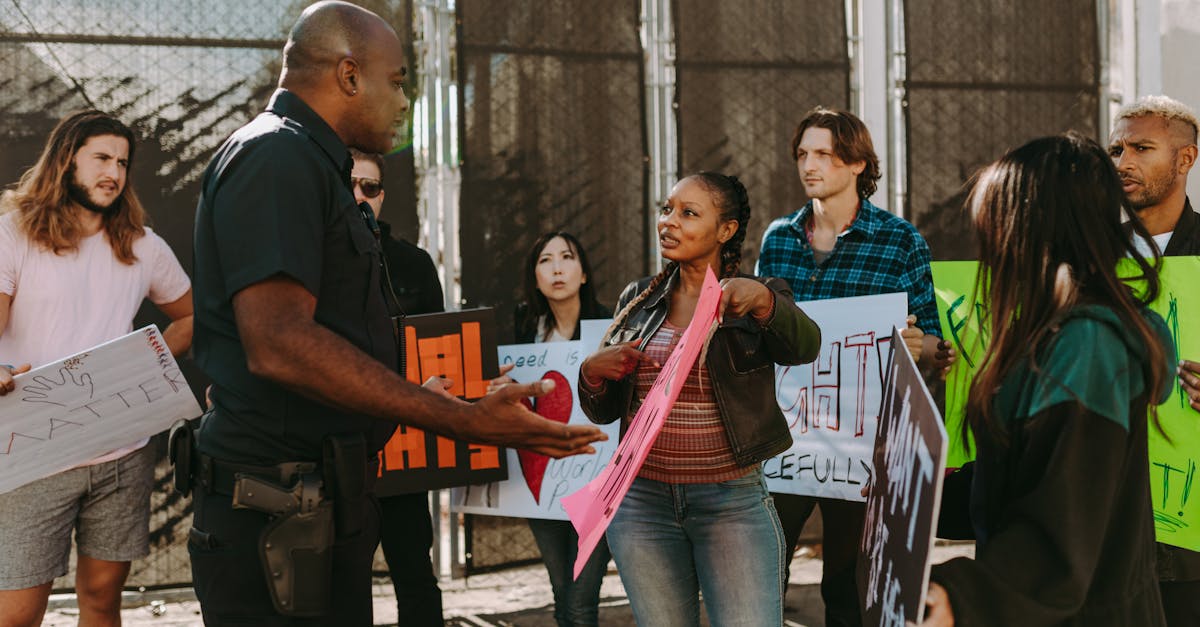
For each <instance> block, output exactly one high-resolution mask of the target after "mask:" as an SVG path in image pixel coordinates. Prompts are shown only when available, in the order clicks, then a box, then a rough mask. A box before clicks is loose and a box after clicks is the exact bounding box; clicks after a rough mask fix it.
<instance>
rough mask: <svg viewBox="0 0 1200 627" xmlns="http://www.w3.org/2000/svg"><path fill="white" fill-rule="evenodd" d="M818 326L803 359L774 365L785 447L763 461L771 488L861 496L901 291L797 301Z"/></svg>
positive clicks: (901, 310)
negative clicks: (817, 347)
mask: <svg viewBox="0 0 1200 627" xmlns="http://www.w3.org/2000/svg"><path fill="white" fill-rule="evenodd" d="M797 305H799V307H800V309H802V310H804V313H806V314H808V316H809V317H810V318H812V319H813V321H815V322H816V323H817V325H818V326H819V327H821V342H822V347H821V354H820V356H819V357H817V360H816V361H814V362H813V363H811V364H803V365H800V366H778V367H776V370H775V397H776V400H777V401H778V402H779V408H780V409H782V410H783V414H784V417H786V418H787V421H788V424H789V426H790V427H791V430H792V440H793V441H792V446H791V448H789V449H788V450H787V451H784V452H783V453H781V454H780V455H777V456H775V457H773V458H771V459H768V460H766V461H765V462H763V472H764V474H765V475H766V477H767V487H768V488H769V489H770V490H771V491H772V492H781V493H784V494H803V495H810V496H822V497H829V498H835V499H843V500H847V501H863V500H865V499H864V498H863V496H862V492H861V490H862V487H863V486H864V485H866V484H867V482H868V481H869V480H870V477H871V473H872V468H873V465H872V456H873V448H874V445H875V431H876V429H877V427H878V425H879V407H880V403H881V402H882V400H883V379H884V376H885V374H886V371H887V363H888V362H887V359H888V350H889V347H890V345H891V342H892V327H893V326H895V327H898V328H901V329H903V328H904V327H905V321H904V318H905V316H906V313H907V311H908V297H907V296H906V295H905V294H903V293H896V294H880V295H876V296H855V297H851V298H832V299H828V300H817V301H807V302H801V303H797Z"/></svg>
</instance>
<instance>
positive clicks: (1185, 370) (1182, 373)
mask: <svg viewBox="0 0 1200 627" xmlns="http://www.w3.org/2000/svg"><path fill="white" fill-rule="evenodd" d="M1178 372H1179V385H1180V386H1181V387H1182V388H1183V393H1184V395H1185V396H1187V402H1188V405H1191V407H1192V409H1194V410H1196V411H1200V364H1198V363H1196V362H1194V361H1189V360H1187V359H1184V360H1181V361H1180V362H1179V370H1178Z"/></svg>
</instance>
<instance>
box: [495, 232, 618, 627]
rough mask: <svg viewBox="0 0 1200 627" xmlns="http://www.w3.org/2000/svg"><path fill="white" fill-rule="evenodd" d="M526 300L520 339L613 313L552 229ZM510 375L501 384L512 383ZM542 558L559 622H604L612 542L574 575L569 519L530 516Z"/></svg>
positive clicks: (555, 335)
mask: <svg viewBox="0 0 1200 627" xmlns="http://www.w3.org/2000/svg"><path fill="white" fill-rule="evenodd" d="M524 275H525V302H523V303H521V304H520V305H518V306H517V310H516V319H515V323H516V324H515V328H516V336H517V342H518V343H528V342H537V343H541V342H563V341H567V340H578V339H579V322H580V321H581V320H607V319H608V318H609V317H611V316H612V311H611V310H609V309H608V308H607V307H605V306H604V305H601V304H600V302H599V301H597V300H596V289H595V287H593V284H592V282H591V280H590V279H591V276H592V266H591V264H589V263H588V258H587V252H586V251H584V249H583V245H582V244H580V243H579V240H578V239H576V238H575V236H574V235H571V234H570V233H567V232H565V231H552V232H550V233H546V234H545V235H542V236H541V237H539V238H538V239H537V241H535V242H534V243H533V246H532V247H530V249H529V255H528V257H526V259H525V272H524ZM508 380H510V379H508V377H507V376H505V377H504V378H503V379H501V380H500V381H499V382H498V383H504V382H506V381H508ZM529 530H530V531H532V532H533V539H534V540H536V541H537V545H538V550H539V551H540V552H541V554H542V562H543V563H544V564H545V565H546V572H547V573H548V574H549V575H550V587H551V589H552V590H553V591H554V620H555V622H556V623H557V624H558V626H559V627H583V626H585V625H597V624H599V612H600V585H601V584H602V583H604V575H605V573H606V572H607V571H608V559H609V553H608V545H607V544H606V543H605V542H604V540H603V539H601V540H600V543H599V544H598V545H597V546H596V548H595V550H594V551H593V552H592V555H591V557H589V558H588V561H587V564H586V565H585V566H584V567H583V571H582V572H580V573H579V578H578V579H576V578H575V577H574V567H575V556H576V554H577V553H578V550H579V534H577V533H576V532H575V528H574V527H573V526H571V523H570V522H569V521H565V520H541V519H536V518H530V519H529Z"/></svg>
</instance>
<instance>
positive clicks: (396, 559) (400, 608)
mask: <svg viewBox="0 0 1200 627" xmlns="http://www.w3.org/2000/svg"><path fill="white" fill-rule="evenodd" d="M379 228H380V237H381V239H380V241H381V242H382V244H383V257H384V259H386V260H387V267H388V269H389V272H388V274H389V278H390V279H391V286H392V292H393V293H394V294H395V295H396V300H397V301H399V304H400V307H401V309H403V310H404V313H406V314H409V315H414V314H425V313H436V312H439V311H442V310H443V309H444V306H443V302H442V284H441V282H440V281H439V280H438V273H437V267H436V266H434V265H433V259H431V258H430V257H429V253H427V252H425V251H424V250H422V249H421V248H419V247H418V246H416V245H414V244H411V243H409V242H406V241H404V240H402V239H398V238H395V237H392V229H391V227H390V226H389V225H388V223H386V222H382V221H381V222H379ZM379 504H380V507H381V508H382V510H383V527H382V529H381V531H380V545H382V546H383V556H384V558H385V559H386V560H387V564H388V572H389V573H390V574H391V577H392V587H393V588H394V589H395V591H396V610H397V612H398V615H399V616H403V617H404V624H405V625H411V626H412V627H432V626H439V625H441V624H442V590H441V588H439V587H438V579H437V575H436V574H435V572H434V568H433V562H432V561H431V560H430V558H429V550H430V548H431V547H432V546H433V519H432V518H431V517H430V515H429V492H428V491H425V490H422V491H420V492H413V493H411V494H397V495H393V496H385V497H381V498H380V499H379Z"/></svg>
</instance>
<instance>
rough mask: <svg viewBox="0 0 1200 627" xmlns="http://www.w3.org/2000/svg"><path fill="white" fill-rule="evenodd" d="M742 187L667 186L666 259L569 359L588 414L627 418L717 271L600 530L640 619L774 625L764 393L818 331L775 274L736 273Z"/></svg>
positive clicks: (693, 179) (729, 182)
mask: <svg viewBox="0 0 1200 627" xmlns="http://www.w3.org/2000/svg"><path fill="white" fill-rule="evenodd" d="M749 221H750V201H749V198H748V196H747V194H746V188H745V187H743V186H742V184H741V183H740V182H739V181H738V180H737V179H736V178H734V177H731V176H725V175H723V174H717V173H713V172H701V173H699V174H696V175H694V176H690V177H687V178H685V179H683V180H682V181H680V182H679V183H677V184H676V185H675V187H674V189H672V190H671V196H670V198H669V199H668V200H667V202H666V204H665V205H664V206H663V207H662V209H661V211H660V213H659V217H658V241H659V246H660V248H661V250H662V256H663V257H664V258H666V259H667V260H668V263H667V264H666V267H665V268H664V269H663V271H662V272H660V273H659V274H658V275H657V276H654V277H647V278H644V279H641V280H639V281H635V282H633V283H630V284H629V286H628V287H626V288H625V291H624V292H623V293H622V294H621V297H620V300H619V302H618V309H619V313H618V314H617V315H616V316H615V318H614V320H613V324H612V326H611V327H610V328H609V330H608V332H607V333H606V334H605V338H604V341H603V343H602V344H601V346H602V348H601V349H600V350H599V351H597V352H596V353H593V354H592V355H590V356H589V357H588V358H587V359H585V360H584V362H583V364H581V367H580V379H579V382H580V383H579V387H580V399H581V404H582V406H583V409H584V411H585V412H586V413H587V415H588V417H589V418H591V419H592V420H593V421H594V422H598V423H611V422H614V421H617V420H621V421H622V426H623V427H624V426H627V425H628V421H629V420H630V419H632V418H633V416H634V414H635V413H636V412H637V407H638V405H639V404H640V400H641V399H642V398H644V397H645V395H646V394H647V393H648V392H649V391H650V388H651V386H652V385H653V383H654V380H655V379H656V377H657V376H658V374H659V372H660V371H661V368H662V366H661V364H663V363H666V361H667V358H668V357H669V356H670V354H671V353H672V351H673V350H674V349H675V346H676V343H677V342H678V341H679V339H680V336H681V335H682V334H683V331H684V329H686V328H687V326H688V325H689V324H690V323H691V321H692V316H693V314H694V313H695V309H696V304H697V300H698V298H699V295H700V291H701V287H702V285H703V283H704V279H705V275H706V272H707V271H708V270H709V269H710V268H711V269H712V270H713V271H714V272H715V273H717V274H718V275H719V276H720V277H721V279H722V296H721V305H720V307H721V308H722V315H721V323H720V325H719V327H718V328H717V329H716V330H715V331H714V332H713V333H712V335H711V337H710V338H709V339H708V342H707V346H706V348H705V350H704V351H703V352H702V353H701V357H700V358H699V359H698V360H697V361H696V364H695V365H694V366H693V367H692V370H691V371H690V372H689V373H688V376H687V379H686V381H685V382H684V384H683V386H682V388H681V389H680V392H679V397H678V400H676V402H675V405H674V406H673V407H672V409H671V413H670V415H668V416H667V417H666V420H665V422H664V424H663V427H662V431H661V432H660V433H659V434H658V437H657V439H656V440H655V442H654V444H653V446H652V448H651V450H650V452H649V455H648V456H647V457H646V461H645V463H644V465H643V466H642V468H641V470H640V472H639V473H638V476H637V478H636V479H635V480H634V482H633V484H632V486H631V487H630V488H629V492H628V493H627V494H626V495H625V497H624V499H623V500H622V502H621V504H620V507H619V509H618V510H617V512H616V514H615V515H614V516H613V519H612V522H611V524H610V525H609V528H608V543H609V547H610V548H611V549H612V553H613V558H614V559H615V560H616V562H617V568H618V570H619V572H620V574H621V581H622V582H623V583H624V585H625V591H626V593H627V594H628V595H629V601H630V605H631V606H632V607H633V614H634V617H635V618H636V619H637V622H638V624H640V625H652V626H654V627H671V626H676V625H679V626H684V625H687V626H692V625H699V624H700V623H699V621H700V602H699V595H700V593H703V596H704V606H705V608H706V610H707V614H708V618H709V621H710V622H711V624H712V625H714V626H727V625H747V626H754V627H769V626H770V625H780V624H782V622H783V568H784V556H783V551H784V549H783V531H782V528H781V527H780V524H779V519H778V517H777V516H776V513H775V508H774V506H773V505H772V502H771V497H770V495H769V494H768V493H767V488H766V483H765V481H764V479H763V474H762V468H761V466H760V465H759V462H761V461H762V460H764V459H766V458H768V457H771V456H772V455H776V454H778V453H780V452H782V451H784V450H786V449H787V448H788V447H789V446H790V445H791V443H792V437H791V433H790V432H789V430H788V425H787V421H786V420H785V419H784V417H783V414H782V412H780V410H779V405H778V404H777V403H776V401H775V364H777V363H781V364H799V363H805V362H809V361H812V360H813V359H815V358H816V356H817V353H818V350H819V348H820V330H819V329H817V326H816V324H815V323H813V321H812V320H810V319H809V318H808V316H806V315H804V313H803V312H801V311H800V309H799V308H797V307H796V304H795V303H794V302H793V300H792V293H791V290H790V289H788V286H787V283H786V282H784V281H783V280H781V279H756V278H752V277H749V276H747V275H743V274H741V273H740V271H739V265H740V262H741V256H742V243H743V241H744V239H745V237H746V227H747V225H748V224H749Z"/></svg>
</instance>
